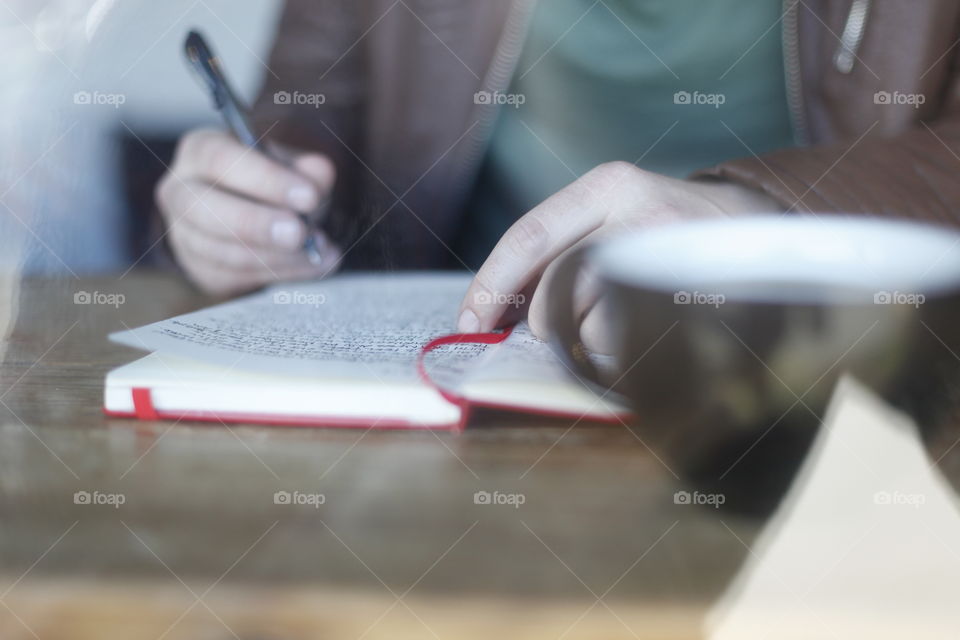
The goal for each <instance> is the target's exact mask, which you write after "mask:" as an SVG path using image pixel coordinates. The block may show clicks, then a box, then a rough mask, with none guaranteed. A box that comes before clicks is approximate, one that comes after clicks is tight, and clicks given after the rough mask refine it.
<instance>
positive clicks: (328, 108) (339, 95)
mask: <svg viewBox="0 0 960 640" xmlns="http://www.w3.org/2000/svg"><path fill="white" fill-rule="evenodd" d="M367 4H368V3H365V2H355V1H354V0H287V2H286V4H285V6H284V10H283V13H282V15H281V17H280V20H279V24H278V26H277V31H276V38H275V41H274V46H273V49H272V51H271V53H270V58H269V61H268V64H267V67H268V68H267V71H266V73H265V78H264V83H263V85H262V87H261V90H260V93H259V97H258V98H257V100H256V101H255V103H254V106H253V110H252V111H253V112H252V118H253V122H254V126H255V127H256V130H257V132H258V133H259V134H261V135H263V136H265V137H267V138H269V140H270V141H271V142H277V143H280V144H282V145H284V146H286V147H289V148H291V149H295V150H300V151H312V152H319V153H323V154H325V155H326V156H328V157H329V158H330V159H331V160H332V161H333V164H334V166H335V167H336V168H337V180H336V184H335V186H334V190H333V198H332V202H333V208H332V213H331V216H330V218H329V219H328V220H327V222H326V224H325V229H326V230H327V232H328V233H329V234H330V235H331V236H332V237H333V238H334V239H335V241H337V242H338V243H341V244H343V245H344V246H346V245H350V244H351V243H352V242H353V239H354V238H356V237H359V236H360V235H361V234H362V232H363V228H362V227H363V224H364V223H363V221H362V220H360V219H358V218H357V216H356V215H354V213H353V212H356V211H357V210H358V209H359V208H360V207H361V203H360V198H361V195H360V194H361V193H362V189H361V184H362V182H363V179H364V176H365V175H366V169H365V166H364V162H365V161H363V160H362V158H364V157H365V155H366V152H365V146H366V145H365V140H364V132H363V128H362V114H363V112H364V104H365V101H366V85H367V82H366V64H365V48H364V46H363V39H364V38H363V36H364V33H365V31H366V30H368V27H367V26H365V24H364V21H365V20H366V19H367V13H368V12H367V11H366V10H365V9H364V7H365V6H366V5H367Z"/></svg>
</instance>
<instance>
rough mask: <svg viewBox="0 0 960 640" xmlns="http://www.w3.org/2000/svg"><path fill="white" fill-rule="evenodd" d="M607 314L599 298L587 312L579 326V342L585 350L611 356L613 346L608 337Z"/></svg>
mask: <svg viewBox="0 0 960 640" xmlns="http://www.w3.org/2000/svg"><path fill="white" fill-rule="evenodd" d="M607 313H608V307H607V304H606V301H605V299H603V298H600V299H599V300H597V302H596V304H594V306H593V307H592V308H591V309H590V311H588V312H587V314H586V316H585V317H584V318H583V322H582V323H581V324H580V340H581V341H582V342H583V345H584V346H585V347H586V348H587V349H589V350H590V351H593V352H594V353H601V354H605V355H613V353H614V344H613V339H612V336H611V335H610V324H609V322H608V318H607Z"/></svg>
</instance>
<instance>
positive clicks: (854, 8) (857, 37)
mask: <svg viewBox="0 0 960 640" xmlns="http://www.w3.org/2000/svg"><path fill="white" fill-rule="evenodd" d="M868 13H870V0H853V4H851V5H850V13H849V15H847V24H846V25H844V27H843V34H842V35H841V36H840V47H839V48H838V49H837V53H836V55H834V56H833V63H834V65H836V67H837V71H839V72H840V73H850V72H851V71H853V65H854V64H855V63H856V61H857V49H859V48H860V43H861V42H863V34H864V32H865V31H866V25H867V14H868Z"/></svg>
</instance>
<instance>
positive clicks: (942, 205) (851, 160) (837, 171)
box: [694, 82, 960, 225]
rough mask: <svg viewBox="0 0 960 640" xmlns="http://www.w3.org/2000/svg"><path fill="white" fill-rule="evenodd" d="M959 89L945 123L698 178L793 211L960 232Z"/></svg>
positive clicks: (743, 161) (767, 158)
mask: <svg viewBox="0 0 960 640" xmlns="http://www.w3.org/2000/svg"><path fill="white" fill-rule="evenodd" d="M958 89H960V87H958V86H957V83H956V82H954V86H953V87H952V90H951V91H950V92H949V99H948V100H947V106H946V107H945V108H944V109H943V110H942V111H941V115H940V116H939V117H938V118H937V119H935V120H932V121H929V122H918V123H917V124H916V125H915V126H913V127H912V128H910V129H909V130H906V131H904V132H902V133H899V134H896V135H892V136H880V135H878V134H876V132H875V131H872V130H871V129H872V128H871V129H868V130H867V132H866V133H864V134H863V135H862V136H861V137H860V138H859V139H857V138H855V139H852V140H846V141H843V142H836V143H831V144H822V145H815V146H811V147H800V148H792V149H784V150H780V151H775V152H773V153H770V154H765V155H763V156H760V157H747V158H740V159H736V160H731V161H729V162H724V163H722V164H720V165H717V166H715V167H713V168H710V169H706V170H703V171H699V172H697V173H696V174H695V175H694V177H699V178H703V177H716V178H722V179H726V180H730V181H733V182H739V183H741V184H744V185H746V186H749V187H752V188H754V189H757V190H760V191H763V192H765V193H766V194H768V195H770V196H771V197H773V198H774V199H776V200H777V201H779V202H780V203H781V204H782V205H783V206H784V208H785V209H786V210H787V211H799V212H816V213H821V212H822V213H851V214H857V213H864V214H877V215H882V216H894V217H902V218H914V219H919V220H925V221H929V222H942V223H946V224H952V225H960V90H958ZM875 126H876V125H875ZM876 128H877V129H879V126H877V127H876Z"/></svg>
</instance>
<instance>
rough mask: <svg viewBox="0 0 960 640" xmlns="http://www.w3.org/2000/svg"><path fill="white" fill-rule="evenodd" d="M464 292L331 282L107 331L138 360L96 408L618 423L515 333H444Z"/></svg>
mask: <svg viewBox="0 0 960 640" xmlns="http://www.w3.org/2000/svg"><path fill="white" fill-rule="evenodd" d="M469 282H470V276H469V275H461V274H457V273H408V274H342V275H338V276H336V277H334V278H331V279H328V280H324V281H320V282H312V283H302V284H295V285H293V284H290V285H278V286H275V287H272V288H269V289H266V290H264V291H262V292H259V293H256V294H253V295H250V296H247V297H244V298H240V299H238V300H235V301H231V302H228V303H225V304H221V305H217V306H214V307H210V308H207V309H203V310H200V311H195V312H193V313H188V314H185V315H181V316H177V317H174V318H170V319H168V320H163V321H161V322H156V323H153V324H149V325H146V326H144V327H140V328H137V329H132V330H129V331H123V332H119V333H115V334H112V335H111V336H110V338H111V340H113V341H115V342H118V343H120V344H124V345H127V346H130V347H134V348H137V349H141V350H144V351H149V352H150V354H149V355H147V356H145V357H143V358H140V359H139V360H136V361H135V362H132V363H130V364H127V365H124V366H121V367H119V368H117V369H114V370H112V371H110V372H109V373H108V374H107V377H106V383H105V389H104V411H105V412H106V413H107V414H108V415H112V416H123V417H137V418H142V419H173V420H180V419H185V420H208V421H215V422H219V421H222V422H262V423H269V424H280V425H299V426H331V427H366V428H369V427H373V428H411V429H449V430H459V429H462V428H463V427H464V426H465V424H466V422H467V418H468V416H469V413H470V410H471V409H472V408H474V407H492V408H498V409H508V410H515V411H522V412H530V413H537V414H547V415H555V416H565V417H569V418H572V419H581V418H582V419H585V420H608V421H616V420H622V419H625V418H626V417H627V416H628V412H627V411H626V410H625V409H624V408H623V407H621V406H618V405H617V404H615V403H613V402H610V401H608V400H607V399H605V398H603V397H599V396H597V395H596V394H594V393H592V392H591V391H590V390H588V389H587V388H586V387H584V386H583V384H582V383H581V382H580V381H578V380H577V379H576V378H574V377H573V376H572V375H571V374H570V373H569V372H568V371H566V370H565V368H564V366H563V365H562V364H561V363H560V361H559V360H558V359H557V358H556V356H555V355H554V354H553V352H552V351H551V350H550V348H549V347H548V345H547V344H545V343H544V342H542V341H540V340H538V339H537V338H536V337H534V336H533V334H532V333H531V332H530V329H529V328H528V327H527V326H526V325H525V324H519V325H517V326H515V327H513V328H512V329H509V330H505V331H501V332H496V333H489V334H467V335H459V334H455V333H454V331H455V318H456V312H457V309H458V306H459V304H460V301H461V299H462V298H463V295H464V293H465V292H466V289H467V286H468V285H469ZM601 364H602V363H601Z"/></svg>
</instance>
